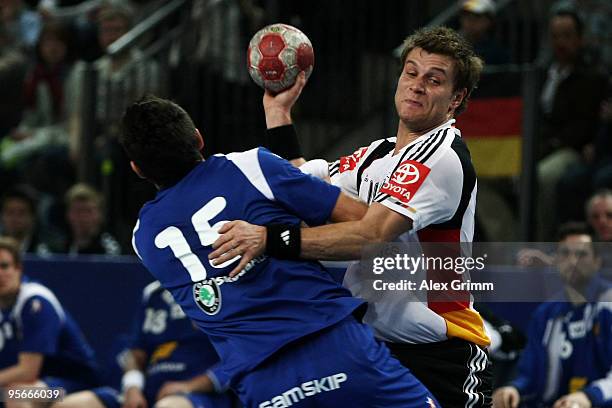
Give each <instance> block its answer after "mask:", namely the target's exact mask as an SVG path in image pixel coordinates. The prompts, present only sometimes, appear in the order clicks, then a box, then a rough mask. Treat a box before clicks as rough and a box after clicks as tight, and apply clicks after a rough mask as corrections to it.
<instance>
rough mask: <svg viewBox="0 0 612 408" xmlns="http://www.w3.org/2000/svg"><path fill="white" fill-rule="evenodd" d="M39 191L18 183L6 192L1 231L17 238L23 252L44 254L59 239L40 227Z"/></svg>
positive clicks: (0, 208)
mask: <svg viewBox="0 0 612 408" xmlns="http://www.w3.org/2000/svg"><path fill="white" fill-rule="evenodd" d="M37 215H38V196H37V192H36V191H35V190H34V189H32V188H31V187H29V186H27V185H17V186H15V187H13V188H11V189H9V190H8V191H6V192H5V193H4V195H3V196H2V201H1V202H0V222H1V225H0V227H1V228H0V231H1V233H2V235H6V236H9V237H11V238H13V239H15V240H16V241H17V242H18V243H19V246H20V248H21V251H22V252H28V253H36V254H39V255H44V254H47V253H49V248H50V247H53V246H54V244H53V242H54V241H55V240H56V239H57V238H55V237H52V236H51V234H48V233H46V234H45V233H43V231H41V230H40V229H39V227H38V219H37Z"/></svg>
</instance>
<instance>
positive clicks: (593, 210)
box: [586, 189, 612, 242]
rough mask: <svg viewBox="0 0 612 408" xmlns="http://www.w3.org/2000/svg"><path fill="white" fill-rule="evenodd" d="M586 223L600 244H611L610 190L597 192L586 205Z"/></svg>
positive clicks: (611, 207) (611, 197)
mask: <svg viewBox="0 0 612 408" xmlns="http://www.w3.org/2000/svg"><path fill="white" fill-rule="evenodd" d="M586 217H587V222H588V223H589V225H590V226H591V228H593V231H595V237H596V238H597V240H598V241H601V242H612V190H608V189H604V190H599V191H597V192H596V193H595V194H593V196H591V198H589V200H588V201H587V203H586Z"/></svg>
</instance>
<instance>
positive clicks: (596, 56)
mask: <svg viewBox="0 0 612 408" xmlns="http://www.w3.org/2000/svg"><path fill="white" fill-rule="evenodd" d="M552 10H553V12H556V11H562V10H570V11H574V12H576V13H578V15H580V17H581V18H582V19H583V21H584V23H585V33H584V34H585V42H586V47H587V48H588V53H589V54H590V57H591V58H592V59H593V61H594V62H599V63H602V64H603V65H605V66H606V68H607V69H608V70H610V69H612V25H611V24H610V21H612V2H610V0H558V1H557V2H556V3H555V4H554V5H553V6H552Z"/></svg>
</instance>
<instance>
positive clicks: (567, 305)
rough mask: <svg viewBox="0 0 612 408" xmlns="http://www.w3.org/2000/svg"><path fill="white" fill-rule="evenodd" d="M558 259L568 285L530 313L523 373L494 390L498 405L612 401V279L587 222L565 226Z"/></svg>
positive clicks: (584, 406) (582, 407)
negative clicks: (604, 273)
mask: <svg viewBox="0 0 612 408" xmlns="http://www.w3.org/2000/svg"><path fill="white" fill-rule="evenodd" d="M559 237H560V239H559V245H558V247H557V254H556V265H557V268H558V270H559V274H560V276H561V279H562V280H563V282H564V291H563V293H562V294H560V295H559V297H558V298H557V299H555V300H554V301H550V302H547V303H544V304H542V305H541V306H539V308H538V309H537V310H536V311H535V313H534V314H533V316H532V318H531V323H530V326H529V331H528V333H527V339H528V342H527V347H526V348H525V350H524V351H523V354H522V355H521V357H520V360H519V375H518V377H517V378H516V379H514V381H512V382H511V385H509V386H506V387H502V388H499V389H497V390H496V391H495V393H494V394H493V406H494V407H496V408H510V407H513V408H514V407H517V406H519V403H520V404H521V406H530V407H531V406H533V407H536V406H553V404H554V407H557V408H558V407H568V408H590V407H591V406H610V404H612V378H610V376H609V373H610V371H611V369H612V307H611V306H610V305H611V304H612V303H610V302H611V301H612V284H611V283H610V282H607V281H604V280H603V279H601V278H600V277H599V275H598V271H599V269H600V266H601V259H600V257H599V256H598V254H597V253H596V250H595V247H594V246H593V241H592V237H591V236H590V234H589V232H588V228H587V226H586V225H585V224H566V225H564V226H562V227H561V228H560V234H559Z"/></svg>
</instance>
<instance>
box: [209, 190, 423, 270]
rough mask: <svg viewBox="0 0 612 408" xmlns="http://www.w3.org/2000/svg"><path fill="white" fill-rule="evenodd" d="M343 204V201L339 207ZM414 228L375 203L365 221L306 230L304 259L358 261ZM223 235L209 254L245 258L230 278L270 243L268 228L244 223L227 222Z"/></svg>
mask: <svg viewBox="0 0 612 408" xmlns="http://www.w3.org/2000/svg"><path fill="white" fill-rule="evenodd" d="M341 197H342V196H341ZM339 204H340V205H342V204H341V203H340V200H338V203H337V204H336V207H338V205H339ZM335 211H336V208H335V209H334V212H335ZM411 228H412V220H411V219H409V218H407V217H405V216H403V215H400V214H398V213H396V212H395V211H393V210H390V209H389V208H387V207H385V206H383V205H381V204H378V203H374V204H373V205H372V206H371V207H370V208H369V209H368V210H367V212H366V214H365V216H364V217H363V219H361V220H357V221H348V222H340V223H337V224H328V225H323V226H320V227H314V228H302V229H301V230H300V235H301V246H300V257H301V258H305V259H318V260H350V259H358V258H359V257H360V256H361V251H362V250H363V248H364V247H365V246H366V245H368V244H373V243H379V242H386V241H391V240H393V239H395V238H396V237H397V236H399V235H400V234H401V233H403V232H406V231H408V230H410V229H411ZM219 233H220V234H222V235H221V236H220V237H219V239H218V240H217V241H216V242H215V243H214V244H213V249H215V250H214V251H213V252H211V254H210V255H209V258H210V259H212V260H213V261H214V262H215V263H217V264H219V263H222V262H225V261H227V260H229V259H231V258H233V257H234V256H236V255H237V254H239V255H242V259H241V260H240V263H239V264H238V266H237V267H236V268H235V269H234V270H232V272H231V273H230V276H234V275H236V274H238V273H239V272H240V271H241V270H242V269H243V268H244V266H246V264H247V263H248V262H249V261H250V260H251V259H253V258H255V257H257V256H259V255H261V254H263V253H264V250H265V248H266V245H267V243H268V240H267V230H266V227H262V226H257V225H251V224H249V223H246V222H244V221H234V222H230V223H227V224H225V225H224V226H223V227H222V228H221V230H219ZM298 241H299V240H298Z"/></svg>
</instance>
